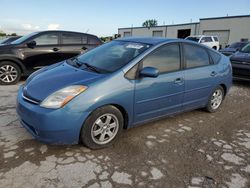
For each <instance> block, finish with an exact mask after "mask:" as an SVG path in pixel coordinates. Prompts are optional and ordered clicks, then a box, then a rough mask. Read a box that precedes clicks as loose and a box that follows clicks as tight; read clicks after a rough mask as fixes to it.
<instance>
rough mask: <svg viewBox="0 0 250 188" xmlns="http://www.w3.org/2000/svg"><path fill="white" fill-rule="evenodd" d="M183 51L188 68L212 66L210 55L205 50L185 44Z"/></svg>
mask: <svg viewBox="0 0 250 188" xmlns="http://www.w3.org/2000/svg"><path fill="white" fill-rule="evenodd" d="M183 49H184V57H185V62H186V68H194V67H202V66H206V65H209V64H210V62H209V56H208V53H207V51H206V50H205V49H204V48H201V47H199V46H194V45H190V44H184V45H183Z"/></svg>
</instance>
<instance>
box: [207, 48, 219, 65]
mask: <svg viewBox="0 0 250 188" xmlns="http://www.w3.org/2000/svg"><path fill="white" fill-rule="evenodd" d="M209 55H210V57H211V58H212V60H213V62H214V64H217V63H219V61H220V58H221V55H220V54H219V53H217V52H214V51H212V50H209Z"/></svg>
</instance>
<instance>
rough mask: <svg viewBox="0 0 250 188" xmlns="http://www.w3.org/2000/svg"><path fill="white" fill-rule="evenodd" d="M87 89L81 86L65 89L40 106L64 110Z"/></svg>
mask: <svg viewBox="0 0 250 188" xmlns="http://www.w3.org/2000/svg"><path fill="white" fill-rule="evenodd" d="M86 89H87V87H86V86H81V85H74V86H69V87H65V88H63V89H60V90H58V91H56V92H54V93H53V94H51V95H50V96H48V97H47V98H46V99H44V100H43V102H42V103H41V104H40V106H42V107H44V108H53V109H57V108H62V107H63V106H64V105H65V104H67V103H68V102H69V101H71V100H72V99H73V98H74V97H76V96H77V95H79V94H80V93H82V92H84V91H85V90H86Z"/></svg>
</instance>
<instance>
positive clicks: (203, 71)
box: [183, 43, 218, 110]
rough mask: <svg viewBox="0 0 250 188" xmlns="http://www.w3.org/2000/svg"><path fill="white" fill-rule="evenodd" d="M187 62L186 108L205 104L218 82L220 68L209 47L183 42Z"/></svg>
mask: <svg viewBox="0 0 250 188" xmlns="http://www.w3.org/2000/svg"><path fill="white" fill-rule="evenodd" d="M183 52H184V62H185V71H184V77H185V94H184V100H183V108H184V110H188V109H195V108H197V107H201V106H204V105H205V104H206V103H207V101H208V98H209V96H210V93H211V91H212V90H213V89H214V86H215V85H216V84H217V76H218V72H217V71H218V68H217V64H213V62H212V60H211V58H210V56H209V54H208V49H206V48H205V47H201V46H198V45H194V44H186V43H184V44H183Z"/></svg>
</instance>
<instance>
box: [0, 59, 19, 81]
mask: <svg viewBox="0 0 250 188" xmlns="http://www.w3.org/2000/svg"><path fill="white" fill-rule="evenodd" d="M21 73H22V72H21V69H20V67H19V66H18V65H17V64H16V63H13V62H11V61H2V62H0V85H13V84H16V83H17V82H18V81H19V80H20V78H21Z"/></svg>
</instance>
